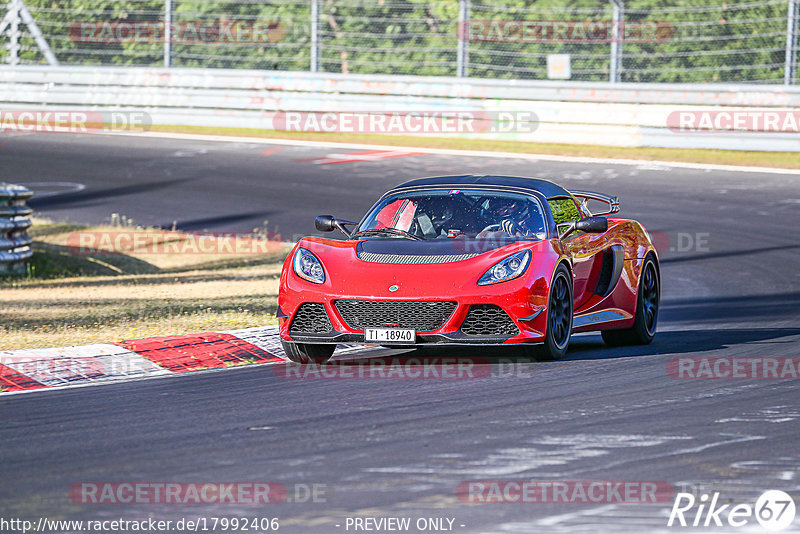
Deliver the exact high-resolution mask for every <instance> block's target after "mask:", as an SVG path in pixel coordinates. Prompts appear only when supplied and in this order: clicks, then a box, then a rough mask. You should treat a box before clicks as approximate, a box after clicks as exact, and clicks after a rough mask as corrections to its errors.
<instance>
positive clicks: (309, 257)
mask: <svg viewBox="0 0 800 534" xmlns="http://www.w3.org/2000/svg"><path fill="white" fill-rule="evenodd" d="M292 263H293V264H294V272H295V274H296V275H297V276H299V277H300V278H303V279H304V280H308V281H309V282H314V283H315V284H321V283H323V282H324V281H325V270H324V269H323V268H322V262H320V261H319V258H317V257H316V256H314V254H312V253H311V251H310V250H308V249H304V248H303V247H300V248H298V249H297V252H295V253H294V261H293V262H292Z"/></svg>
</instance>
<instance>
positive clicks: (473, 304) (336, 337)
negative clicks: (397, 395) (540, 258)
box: [278, 283, 547, 346]
mask: <svg viewBox="0 0 800 534" xmlns="http://www.w3.org/2000/svg"><path fill="white" fill-rule="evenodd" d="M515 285H517V286H519V291H511V292H509V293H505V294H502V295H500V296H496V297H488V296H486V295H477V294H476V295H468V296H461V297H459V298H448V299H433V298H430V297H426V298H422V299H419V300H413V302H430V301H438V300H447V301H451V302H455V303H456V307H455V310H454V311H453V312H452V314H451V315H450V316H449V317H448V318H447V319H446V320H444V322H443V324H441V326H439V327H438V328H436V329H433V330H415V331H416V343H415V345H475V344H482V345H503V344H510V343H537V342H541V341H544V331H545V325H546V315H547V314H546V313H545V309H544V302H545V298H544V297H541V298H539V297H536V296H535V294H534V293H532V292H531V291H530V288H529V287H527V288H526V287H525V284H521V283H518V284H515ZM337 300H369V301H381V302H387V301H389V302H392V303H403V302H411V301H412V299H407V298H406V299H385V298H384V299H378V298H374V297H372V298H369V297H363V296H355V295H346V296H345V295H342V296H335V297H331V296H329V295H324V294H321V293H317V294H316V295H315V294H313V293H312V294H309V293H308V292H303V293H302V296H301V294H299V293H290V294H282V295H281V299H280V304H279V308H280V310H279V313H278V316H279V323H280V334H281V338H282V339H283V340H284V341H287V342H297V343H311V344H326V343H330V344H339V343H355V344H359V343H361V344H363V343H365V340H364V330H363V328H355V327H352V326H351V325H350V324H348V322H347V321H346V320H345V318H344V317H343V315H342V314H341V313H340V311H339V309H337V306H336V301H337ZM311 303H314V304H318V305H319V304H321V305H322V306H324V311H325V314H326V315H327V319H328V321H329V322H330V328H329V329H328V330H327V331H325V332H319V331H317V332H308V331H302V330H298V329H297V328H293V321H294V319H295V315H296V314H297V312H298V310H299V309H300V306H301V305H303V304H311ZM494 307H496V308H497V309H499V310H502V314H504V315H505V316H506V317H505V318H503V319H502V321H503V326H504V327H503V328H500V327H498V331H497V332H492V331H491V325H487V327H486V328H485V329H484V331H483V332H481V333H479V334H476V333H475V332H474V329H473V331H471V332H470V333H467V332H465V331H464V330H462V326H465V325H466V324H467V323H465V321H466V320H467V318H468V315H469V314H470V313H471V312H472V313H473V314H474V313H475V310H476V309H481V310H484V309H487V308H492V309H493V313H494V316H497V317H501V315H500V313H498V312H497V310H496V309H495V308H494ZM474 319H475V316H474V315H473V316H472V318H471V320H472V321H474ZM351 320H352V319H351ZM396 321H397V318H395V317H391V318H390V317H387V318H386V323H387V324H368V325H366V326H367V327H378V328H381V327H390V326H397V327H404V325H403V324H402V319H401V320H400V324H395V323H396ZM512 325H513V326H512ZM512 330H515V331H516V332H515V333H512V332H511V331H512ZM401 346H408V345H407V344H406V345H401Z"/></svg>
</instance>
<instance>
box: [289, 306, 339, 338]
mask: <svg viewBox="0 0 800 534" xmlns="http://www.w3.org/2000/svg"><path fill="white" fill-rule="evenodd" d="M332 330H333V325H331V320H330V319H329V318H328V313H327V312H326V311H325V306H324V305H323V304H320V303H318V302H305V303H303V304H301V305H300V307H299V308H298V309H297V312H296V313H295V314H294V319H292V324H291V325H290V326H289V333H290V334H325V333H328V332H331V331H332Z"/></svg>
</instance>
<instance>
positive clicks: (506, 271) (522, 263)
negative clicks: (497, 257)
mask: <svg viewBox="0 0 800 534" xmlns="http://www.w3.org/2000/svg"><path fill="white" fill-rule="evenodd" d="M530 261H531V251H530V250H523V251H522V252H517V253H516V254H512V255H511V256H509V257H507V258H506V259H504V260H503V261H500V262H498V263H496V264H495V265H494V267H492V268H491V269H489V270H488V271H486V272H485V273H484V274H483V276H481V279H480V280H478V285H479V286H487V285H489V284H496V283H498V282H505V281H507V280H513V279H514V278H517V277H518V276H520V275H521V274H522V273H524V272H525V269H527V268H528V263H530Z"/></svg>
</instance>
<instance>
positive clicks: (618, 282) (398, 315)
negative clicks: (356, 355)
mask: <svg viewBox="0 0 800 534" xmlns="http://www.w3.org/2000/svg"><path fill="white" fill-rule="evenodd" d="M590 203H592V207H594V205H595V204H598V203H599V204H601V205H602V206H603V209H602V212H601V213H600V214H597V213H596V214H592V213H591V212H590V211H589V207H590V206H589V204H590ZM618 211H619V203H618V202H617V199H616V198H615V197H609V196H606V195H602V194H599V193H589V192H579V191H573V192H570V191H567V190H566V189H564V188H563V187H560V186H558V185H556V184H554V183H552V182H549V181H546V180H539V179H533V178H520V177H510V176H475V175H464V176H443V177H435V178H421V179H418V180H412V181H410V182H406V183H404V184H402V185H399V186H397V187H395V188H394V189H391V190H390V191H388V192H387V193H386V194H384V195H383V196H382V197H381V198H380V199H379V200H378V202H377V203H376V204H375V205H374V206H373V207H372V208H371V209H370V210H369V212H368V213H367V214H366V216H365V217H364V218H363V219H362V220H361V222H359V223H355V222H351V221H343V220H337V219H335V218H333V217H332V216H330V215H320V216H319V217H317V219H316V227H317V229H318V230H320V231H332V230H334V229H339V230H340V231H342V232H343V233H344V234H345V235H346V236H347V239H346V240H335V239H324V238H318V237H305V238H303V239H301V240H300V241H299V242H298V243H297V245H296V246H295V247H294V249H293V250H292V252H291V254H290V255H289V256H288V257H287V259H286V262H285V263H284V265H283V271H282V273H281V283H280V292H279V296H278V319H279V322H280V335H281V340H282V343H283V347H284V349H285V351H286V354H287V356H288V357H289V358H290V359H291V360H293V361H296V362H299V363H322V362H324V361H326V360H327V359H328V358H330V357H331V355H332V354H333V351H334V349H335V347H336V344H337V343H364V344H376V345H385V346H397V347H415V346H420V345H442V344H444V345H463V344H470V345H471V344H484V345H514V346H521V347H523V348H524V349H525V350H526V351H530V352H531V353H532V355H533V356H535V357H537V358H538V359H559V358H561V357H562V356H564V354H565V353H566V351H567V345H568V344H569V340H570V336H571V334H572V333H573V332H587V331H591V330H600V331H602V336H603V339H604V340H605V342H606V343H607V344H609V345H623V344H645V343H649V342H650V341H652V339H653V336H654V335H655V332H656V322H657V320H658V307H659V299H660V271H659V264H658V256H657V254H656V251H655V248H654V247H653V244H652V242H651V240H650V237H649V235H648V234H647V232H646V231H645V229H644V228H643V227H642V225H641V224H639V223H638V222H636V221H632V220H627V219H618V218H606V217H604V216H599V215H611V214H614V213H617V212H618ZM352 225H355V228H352V229H351V228H349V227H350V226H352Z"/></svg>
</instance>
